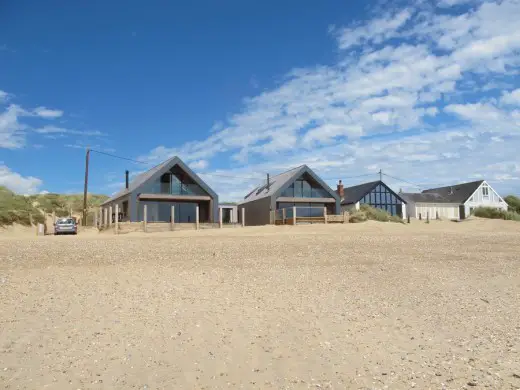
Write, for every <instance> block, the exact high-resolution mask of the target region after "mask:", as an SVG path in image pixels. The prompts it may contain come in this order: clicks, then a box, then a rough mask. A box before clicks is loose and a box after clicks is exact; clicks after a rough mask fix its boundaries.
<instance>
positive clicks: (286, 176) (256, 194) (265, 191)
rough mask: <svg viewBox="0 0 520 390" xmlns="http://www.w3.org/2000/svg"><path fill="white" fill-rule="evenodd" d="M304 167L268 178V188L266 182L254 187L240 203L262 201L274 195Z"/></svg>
mask: <svg viewBox="0 0 520 390" xmlns="http://www.w3.org/2000/svg"><path fill="white" fill-rule="evenodd" d="M304 167H307V166H306V165H300V166H299V167H296V168H292V169H289V170H288V171H285V172H282V173H280V174H278V175H276V176H273V177H270V178H269V188H267V181H265V182H263V183H262V184H261V185H259V186H258V187H255V189H253V190H252V191H251V192H249V193H248V194H247V195H246V196H245V197H244V200H243V201H242V202H240V203H245V202H251V201H253V200H257V199H262V198H266V197H268V196H272V195H274V194H275V193H276V192H277V191H278V190H279V189H280V188H282V187H283V186H284V184H285V183H287V182H288V181H290V180H291V179H292V178H295V176H297V175H299V173H300V172H301V170H302V169H303V168H304ZM295 179H296V178H295Z"/></svg>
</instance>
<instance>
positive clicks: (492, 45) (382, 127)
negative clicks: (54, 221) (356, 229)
mask: <svg viewBox="0 0 520 390" xmlns="http://www.w3.org/2000/svg"><path fill="white" fill-rule="evenodd" d="M149 3H153V4H145V3H143V2H134V1H126V2H118V1H112V2H102V1H92V2H89V6H88V7H87V6H80V5H79V4H78V3H77V2H58V1H47V2H29V1H23V0H22V1H17V2H3V3H2V5H0V184H2V185H7V186H8V187H10V188H12V189H13V190H15V191H17V192H20V193H37V192H40V191H51V192H81V191H82V182H83V169H84V149H85V147H87V146H90V147H92V148H94V149H96V150H100V151H104V152H108V153H112V154H117V155H121V156H126V157H130V158H133V159H138V160H140V161H144V162H146V164H135V163H130V162H125V161H122V160H117V159H113V158H110V157H107V156H104V155H99V154H93V155H92V159H91V175H90V177H91V185H90V190H91V191H92V192H97V193H106V194H110V193H113V192H114V191H116V190H117V189H118V187H119V186H120V185H121V184H122V181H123V179H124V170H125V169H129V170H130V171H131V172H132V173H133V174H136V173H138V172H140V171H143V170H146V169H147V168H148V167H150V166H153V165H155V164H157V163H159V162H160V161H162V160H164V159H166V158H168V157H169V156H172V155H179V156H180V157H181V158H183V159H184V160H185V161H186V162H187V163H188V164H189V165H190V166H192V167H193V168H194V170H195V171H196V172H198V173H200V174H201V176H202V177H203V178H204V179H205V180H206V181H208V183H209V184H210V185H212V186H213V187H214V189H215V190H216V191H217V192H218V193H219V194H220V195H221V198H225V199H229V200H236V199H239V198H241V197H243V196H244V195H245V194H246V193H247V190H248V189H250V188H251V187H252V186H255V185H256V184H258V181H259V180H260V181H261V180H263V179H264V177H265V174H266V173H268V172H269V173H270V174H276V173H278V172H281V171H283V170H286V169H289V168H291V167H294V166H297V165H300V164H304V163H306V164H308V165H309V166H310V167H311V168H313V169H314V170H315V171H316V172H317V173H319V174H320V175H321V176H322V177H324V178H325V179H326V181H327V182H328V183H329V184H331V185H335V183H336V181H337V180H338V179H343V181H344V182H345V183H346V184H347V185H348V184H357V183H359V182H360V181H363V180H371V179H374V180H375V179H376V178H377V175H376V172H377V171H378V170H379V169H382V170H383V171H384V172H387V173H388V174H390V175H392V176H396V177H399V178H402V179H405V180H406V181H408V182H410V183H414V184H418V185H419V186H420V187H418V188H417V187H414V186H412V185H411V184H409V183H406V182H401V181H399V180H396V179H391V178H387V179H386V180H387V182H388V183H389V184H390V185H391V186H393V187H394V188H403V189H405V190H410V191H417V190H419V189H420V188H426V187H428V186H436V185H442V184H446V185H448V184H452V183H455V182H459V181H467V180H476V179H480V178H483V179H486V180H488V181H489V182H490V183H491V184H492V185H493V186H494V187H495V188H496V189H497V190H499V192H501V193H509V192H516V193H520V158H519V157H518V152H517V151H518V149H519V147H520V133H519V131H520V77H519V75H518V72H519V70H520V26H519V24H518V23H517V21H516V19H517V16H518V15H519V14H520V2H519V0H503V1H482V0H478V1H476V0H438V1H435V2H433V1H414V2H406V1H393V2H387V3H386V4H385V3H384V2H381V1H378V2H372V3H370V2H363V6H362V7H360V6H359V5H358V4H360V2H345V1H328V2H319V3H318V2H313V1H312V2H311V1H303V2H302V1H292V0H291V1H284V2H279V1H276V2H275V1H263V2H260V3H258V2H257V3H253V2H244V1H225V2H218V3H217V2H213V1H199V2H187V3H186V4H181V3H179V2H149ZM362 174H367V175H369V176H366V177H364V178H353V176H357V175H362Z"/></svg>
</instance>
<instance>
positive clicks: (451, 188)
mask: <svg viewBox="0 0 520 390" xmlns="http://www.w3.org/2000/svg"><path fill="white" fill-rule="evenodd" d="M448 195H453V187H450V192H448Z"/></svg>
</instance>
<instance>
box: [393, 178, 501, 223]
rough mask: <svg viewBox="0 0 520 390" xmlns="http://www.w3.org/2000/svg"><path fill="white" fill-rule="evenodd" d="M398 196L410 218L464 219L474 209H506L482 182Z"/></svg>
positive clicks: (492, 190)
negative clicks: (403, 200) (405, 203)
mask: <svg viewBox="0 0 520 390" xmlns="http://www.w3.org/2000/svg"><path fill="white" fill-rule="evenodd" d="M400 195H401V197H402V198H403V199H405V200H406V201H407V209H408V213H409V215H410V217H412V218H419V217H422V218H426V217H427V216H429V217H430V218H432V219H433V218H435V217H436V216H439V217H440V218H449V219H465V218H466V217H468V216H470V215H471V214H472V213H473V210H474V209H476V208H477V207H494V208H497V209H502V210H507V203H506V202H505V201H504V199H502V197H501V196H500V195H498V193H497V192H496V191H495V190H494V189H493V188H492V187H491V186H490V185H489V184H488V183H487V182H486V181H485V180H479V181H474V182H470V183H461V184H456V185H453V186H447V187H440V188H431V189H428V190H424V191H423V192H421V193H402V194H400Z"/></svg>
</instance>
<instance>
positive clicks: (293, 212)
mask: <svg viewBox="0 0 520 390" xmlns="http://www.w3.org/2000/svg"><path fill="white" fill-rule="evenodd" d="M292 222H293V225H296V206H293V208H292Z"/></svg>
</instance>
